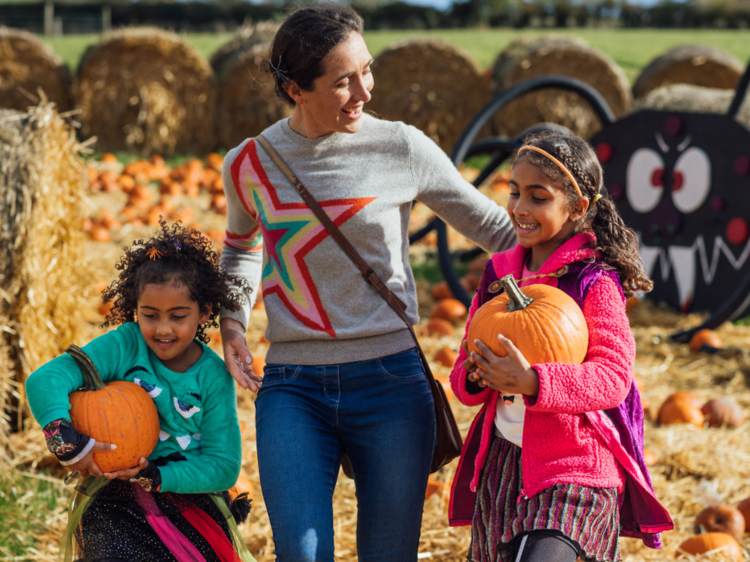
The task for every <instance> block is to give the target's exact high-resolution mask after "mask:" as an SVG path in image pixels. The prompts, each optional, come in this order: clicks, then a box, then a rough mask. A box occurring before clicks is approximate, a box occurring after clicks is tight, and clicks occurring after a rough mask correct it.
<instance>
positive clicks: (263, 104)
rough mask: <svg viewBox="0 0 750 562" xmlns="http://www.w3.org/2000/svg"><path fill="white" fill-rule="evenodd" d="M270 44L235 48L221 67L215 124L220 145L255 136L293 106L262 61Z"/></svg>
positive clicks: (228, 145)
mask: <svg viewBox="0 0 750 562" xmlns="http://www.w3.org/2000/svg"><path fill="white" fill-rule="evenodd" d="M268 50H269V44H268V43H264V44H260V45H254V46H253V47H251V48H249V49H247V48H245V47H241V48H239V49H237V50H236V51H235V52H234V53H233V54H232V55H231V56H230V57H229V58H228V59H227V60H226V61H225V62H224V66H223V68H222V69H221V70H220V72H219V74H220V75H221V77H222V78H221V81H220V82H219V95H218V105H217V110H216V127H217V136H218V139H219V145H220V146H222V147H224V148H226V149H230V148H234V147H235V146H237V145H238V144H240V143H241V142H242V141H243V140H245V139H246V138H248V137H254V136H256V135H257V134H259V133H260V132H262V131H263V129H265V128H266V127H268V126H270V125H273V124H274V123H276V121H278V120H279V119H283V118H285V117H289V116H290V115H291V114H292V109H291V108H290V107H289V105H287V104H286V103H284V102H283V101H282V100H281V99H280V98H279V97H278V96H277V95H276V90H275V89H274V83H273V77H272V76H271V75H270V74H268V73H266V72H264V71H263V70H262V68H261V63H262V62H263V61H264V60H265V59H267V58H268Z"/></svg>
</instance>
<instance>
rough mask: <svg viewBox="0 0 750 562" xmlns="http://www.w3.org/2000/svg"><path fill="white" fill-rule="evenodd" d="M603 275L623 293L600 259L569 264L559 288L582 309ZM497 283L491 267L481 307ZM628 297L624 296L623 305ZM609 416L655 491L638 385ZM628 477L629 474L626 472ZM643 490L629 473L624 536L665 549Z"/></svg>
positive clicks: (481, 291)
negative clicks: (646, 455) (645, 447)
mask: <svg viewBox="0 0 750 562" xmlns="http://www.w3.org/2000/svg"><path fill="white" fill-rule="evenodd" d="M602 276H607V277H609V278H610V279H612V280H613V281H614V282H615V284H616V285H617V286H618V287H619V288H620V291H622V285H621V283H620V279H619V277H618V276H617V273H616V272H615V271H613V270H611V269H609V268H607V267H606V266H605V265H604V264H603V263H602V262H601V261H600V260H596V261H593V262H585V261H580V262H575V263H571V264H569V265H568V272H567V273H566V274H565V275H563V276H562V277H560V278H559V279H558V283H557V288H558V289H560V290H561V291H563V292H564V293H566V294H567V295H568V296H570V297H571V298H572V299H573V300H574V301H576V303H577V304H578V306H579V307H581V308H583V301H584V300H585V299H586V295H588V292H589V290H590V289H591V287H593V286H594V285H596V284H597V283H598V282H599V280H600V279H601V278H602ZM495 280H497V274H496V273H495V269H494V268H493V267H487V269H486V270H485V273H484V276H483V280H482V284H481V285H480V286H479V288H478V290H477V295H478V296H479V302H478V304H479V306H482V305H483V304H484V303H485V302H487V301H489V300H491V299H492V298H493V297H496V296H497V294H493V293H490V292H489V291H488V290H487V288H488V287H489V285H490V283H492V282H493V281H495ZM624 300H625V297H624V296H623V302H624ZM605 413H606V414H607V416H609V418H610V419H611V420H612V422H613V423H614V425H615V427H616V428H617V432H618V433H619V435H620V440H621V442H622V445H623V447H624V448H625V450H626V451H627V452H628V454H629V455H630V456H631V457H632V458H633V459H635V461H636V463H637V464H638V466H639V467H640V468H641V471H642V472H643V474H644V476H645V478H646V481H647V482H648V485H649V486H650V487H651V490H652V491H653V486H652V484H651V476H650V475H649V473H648V468H647V467H646V461H645V459H644V457H643V407H642V406H641V397H640V393H639V392H638V388H636V386H635V384H631V385H630V392H628V395H627V397H626V398H625V400H623V402H622V403H621V404H620V405H619V406H618V407H617V408H610V409H609V410H605ZM626 474H627V471H626ZM639 489H640V487H639V486H637V485H634V484H632V483H631V477H630V475H629V474H628V476H627V481H626V486H625V493H624V497H623V498H622V502H621V507H620V526H621V529H620V536H623V537H632V538H638V539H641V540H642V541H643V542H644V544H646V546H649V547H651V548H661V540H660V539H659V535H658V534H654V533H649V532H648V529H649V528H652V527H653V526H660V525H659V524H662V525H663V523H664V522H663V521H661V520H659V521H655V518H658V519H660V518H659V517H658V516H657V515H656V514H655V512H654V511H653V510H652V509H651V508H650V505H649V503H650V498H642V497H640V494H639V493H638V491H639Z"/></svg>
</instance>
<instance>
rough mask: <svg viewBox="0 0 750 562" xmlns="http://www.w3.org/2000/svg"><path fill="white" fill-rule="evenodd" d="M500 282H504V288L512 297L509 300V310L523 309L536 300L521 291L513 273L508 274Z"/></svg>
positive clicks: (509, 296)
mask: <svg viewBox="0 0 750 562" xmlns="http://www.w3.org/2000/svg"><path fill="white" fill-rule="evenodd" d="M500 283H502V285H503V289H505V292H506V293H507V295H508V298H509V299H510V300H509V301H508V312H515V311H517V310H523V309H524V308H526V307H527V306H529V305H530V304H531V303H532V302H533V301H534V299H530V298H529V297H527V296H526V295H524V294H523V293H522V292H521V289H519V288H518V284H516V280H515V279H513V276H512V275H506V276H505V277H503V278H502V279H501V280H500Z"/></svg>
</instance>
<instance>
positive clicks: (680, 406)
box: [657, 396, 704, 428]
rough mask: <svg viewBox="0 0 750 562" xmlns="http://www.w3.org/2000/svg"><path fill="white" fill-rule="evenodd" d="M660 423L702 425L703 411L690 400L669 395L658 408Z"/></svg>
mask: <svg viewBox="0 0 750 562" xmlns="http://www.w3.org/2000/svg"><path fill="white" fill-rule="evenodd" d="M657 418H658V420H659V423H660V424H661V425H671V424H677V423H687V424H690V425H693V426H695V427H697V428H701V427H703V422H704V418H703V413H702V412H701V411H700V409H699V408H697V407H696V406H695V404H694V403H692V402H691V401H690V400H688V399H686V398H679V397H677V398H675V397H674V396H670V397H669V398H667V399H666V400H665V401H664V404H662V405H661V408H659V414H658V416H657Z"/></svg>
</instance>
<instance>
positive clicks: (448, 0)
mask: <svg viewBox="0 0 750 562" xmlns="http://www.w3.org/2000/svg"><path fill="white" fill-rule="evenodd" d="M404 1H405V2H406V3H407V4H415V5H417V6H432V7H433V8H437V9H438V10H445V9H446V8H448V7H450V5H451V4H452V3H453V0H404ZM658 1H659V0H630V3H631V4H638V5H641V6H653V5H654V4H657V3H658Z"/></svg>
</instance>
